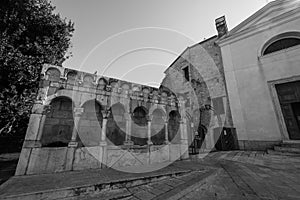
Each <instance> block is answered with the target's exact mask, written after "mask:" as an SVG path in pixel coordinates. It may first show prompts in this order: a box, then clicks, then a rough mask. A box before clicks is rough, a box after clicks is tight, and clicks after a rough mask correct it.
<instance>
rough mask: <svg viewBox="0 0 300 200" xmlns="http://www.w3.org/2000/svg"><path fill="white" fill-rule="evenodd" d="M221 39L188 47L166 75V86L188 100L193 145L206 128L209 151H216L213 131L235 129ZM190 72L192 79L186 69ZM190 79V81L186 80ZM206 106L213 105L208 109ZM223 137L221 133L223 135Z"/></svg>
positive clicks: (213, 38)
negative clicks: (199, 133)
mask: <svg viewBox="0 0 300 200" xmlns="http://www.w3.org/2000/svg"><path fill="white" fill-rule="evenodd" d="M216 40H217V36H214V37H212V38H209V39H207V40H205V41H203V42H200V43H198V44H195V45H193V46H192V47H188V48H187V49H186V50H185V51H184V52H183V53H182V54H181V55H180V56H179V57H178V58H177V59H176V60H175V61H174V62H173V63H172V64H171V65H170V67H169V68H168V69H167V70H166V71H165V74H166V76H165V78H164V80H163V81H162V86H163V87H166V88H168V89H170V91H172V92H173V93H175V94H176V95H177V96H182V97H184V98H187V99H188V100H187V102H186V105H185V107H186V112H187V113H186V116H188V117H187V120H189V121H190V123H187V124H190V125H191V127H190V128H188V129H189V130H190V131H188V134H189V142H191V141H192V139H193V137H194V135H195V134H196V131H197V132H200V131H201V130H200V128H203V127H204V128H206V129H207V132H208V135H207V136H206V138H207V142H206V143H207V144H204V145H207V148H208V149H213V147H214V143H216V141H214V140H215V139H214V138H218V136H217V137H216V136H215V135H214V131H213V129H215V128H218V127H233V123H232V118H231V111H230V107H229V102H228V98H227V91H226V85H225V78H224V69H223V65H222V57H221V50H220V48H219V46H218V45H216V44H215V41H216ZM186 67H187V68H188V76H187V75H186V74H185V71H184V69H185V68H186ZM186 76H187V77H186ZM205 105H211V109H210V106H209V107H205ZM219 134H220V133H219Z"/></svg>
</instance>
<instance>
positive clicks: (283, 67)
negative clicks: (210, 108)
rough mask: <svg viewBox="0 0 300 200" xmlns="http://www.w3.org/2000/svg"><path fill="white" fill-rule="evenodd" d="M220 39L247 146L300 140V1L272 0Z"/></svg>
mask: <svg viewBox="0 0 300 200" xmlns="http://www.w3.org/2000/svg"><path fill="white" fill-rule="evenodd" d="M218 44H219V46H220V47H221V50H222V57H223V64H224V71H225V78H226V84H227V88H228V94H229V102H230V107H231V111H232V117H233V122H234V125H235V127H236V129H237V135H238V142H239V147H240V148H241V149H259V150H264V149H266V148H269V147H271V146H273V145H274V144H278V143H280V142H281V141H283V140H299V139H300V131H299V130H300V106H299V105H300V60H299V56H300V45H299V44H300V4H299V1H296V0H277V1H272V2H270V3H268V4H267V5H266V6H265V7H263V8H262V9H260V10H259V11H257V12H256V13H254V14H253V15H252V16H250V17H249V18H248V19H246V20H245V21H243V22H242V23H241V24H240V25H238V26H237V27H235V28H234V29H232V30H231V31H229V32H228V33H227V34H226V35H224V36H223V37H222V38H221V39H219V40H218Z"/></svg>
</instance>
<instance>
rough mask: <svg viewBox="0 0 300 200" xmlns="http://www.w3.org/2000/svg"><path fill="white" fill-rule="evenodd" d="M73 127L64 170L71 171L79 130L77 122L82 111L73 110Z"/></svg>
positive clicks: (78, 109)
mask: <svg viewBox="0 0 300 200" xmlns="http://www.w3.org/2000/svg"><path fill="white" fill-rule="evenodd" d="M73 112H74V127H73V131H72V137H71V141H70V142H69V145H68V151H67V160H66V170H67V171H71V170H73V163H74V157H75V150H76V148H77V147H78V142H77V137H78V130H79V122H80V118H81V115H82V113H83V112H84V109H83V108H81V107H79V108H74V110H73Z"/></svg>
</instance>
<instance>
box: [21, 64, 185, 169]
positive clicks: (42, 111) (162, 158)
mask: <svg viewBox="0 0 300 200" xmlns="http://www.w3.org/2000/svg"><path fill="white" fill-rule="evenodd" d="M185 101H186V100H185V99H184V98H183V97H181V96H176V95H174V94H173V93H171V92H169V91H167V90H163V89H158V88H153V87H149V86H145V85H139V84H135V83H129V82H126V81H121V80H118V79H114V78H108V77H103V76H99V75H95V74H89V73H85V72H80V71H76V70H73V69H68V68H63V67H59V66H52V65H44V67H43V69H42V78H41V83H40V88H39V92H38V96H37V100H36V102H35V104H34V106H33V109H32V114H31V117H30V121H29V125H28V129H27V133H26V137H25V142H24V145H23V148H22V152H21V155H20V159H19V163H18V166H17V170H16V175H28V174H42V173H55V172H62V171H72V170H85V169H97V168H106V167H112V168H122V167H128V166H143V165H149V164H155V163H168V162H173V161H175V160H180V159H186V158H188V142H187V121H186V111H185Z"/></svg>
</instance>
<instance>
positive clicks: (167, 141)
mask: <svg viewBox="0 0 300 200" xmlns="http://www.w3.org/2000/svg"><path fill="white" fill-rule="evenodd" d="M163 120H164V121H165V144H170V141H169V134H168V119H167V117H163Z"/></svg>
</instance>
